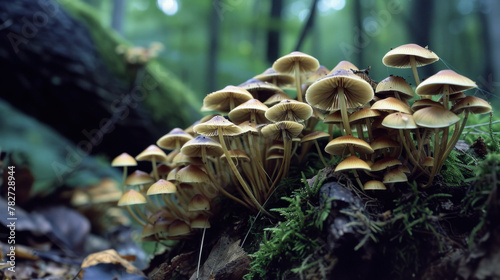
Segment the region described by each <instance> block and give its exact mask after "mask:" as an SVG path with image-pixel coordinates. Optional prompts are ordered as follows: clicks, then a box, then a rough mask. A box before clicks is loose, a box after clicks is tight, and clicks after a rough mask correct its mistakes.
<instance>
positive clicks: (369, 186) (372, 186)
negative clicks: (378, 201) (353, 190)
mask: <svg viewBox="0 0 500 280" xmlns="http://www.w3.org/2000/svg"><path fill="white" fill-rule="evenodd" d="M363 189H364V190H365V191H367V190H370V191H371V190H374V191H377V190H387V188H386V186H385V185H384V183H382V182H380V181H377V180H371V181H368V182H366V183H365V184H364V185H363Z"/></svg>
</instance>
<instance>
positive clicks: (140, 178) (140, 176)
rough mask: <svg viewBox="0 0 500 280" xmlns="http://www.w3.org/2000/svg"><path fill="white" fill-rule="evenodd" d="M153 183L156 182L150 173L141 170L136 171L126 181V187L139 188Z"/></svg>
mask: <svg viewBox="0 0 500 280" xmlns="http://www.w3.org/2000/svg"><path fill="white" fill-rule="evenodd" d="M151 182H154V179H153V178H152V177H151V176H149V174H148V173H146V172H144V171H141V170H135V171H134V172H132V173H130V175H128V177H127V179H125V185H127V186H137V185H142V184H147V183H151Z"/></svg>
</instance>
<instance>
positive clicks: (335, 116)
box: [323, 110, 349, 124]
mask: <svg viewBox="0 0 500 280" xmlns="http://www.w3.org/2000/svg"><path fill="white" fill-rule="evenodd" d="M347 115H348V116H349V112H347ZM323 122H324V123H326V124H335V123H342V114H341V112H340V110H338V111H335V112H333V113H331V114H329V115H328V116H326V117H325V119H324V120H323Z"/></svg>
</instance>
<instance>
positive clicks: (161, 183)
mask: <svg viewBox="0 0 500 280" xmlns="http://www.w3.org/2000/svg"><path fill="white" fill-rule="evenodd" d="M175 192H177V188H176V187H175V185H174V184H173V183H172V182H169V181H166V180H163V179H160V180H158V182H156V183H154V184H152V185H151V186H150V187H149V189H148V192H147V193H146V194H147V195H155V194H165V193H175Z"/></svg>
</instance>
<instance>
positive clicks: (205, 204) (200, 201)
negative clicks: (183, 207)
mask: <svg viewBox="0 0 500 280" xmlns="http://www.w3.org/2000/svg"><path fill="white" fill-rule="evenodd" d="M201 210H210V201H209V200H208V198H206V197H205V196H204V195H201V194H195V195H194V196H193V197H192V198H191V200H189V203H188V211H201Z"/></svg>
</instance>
